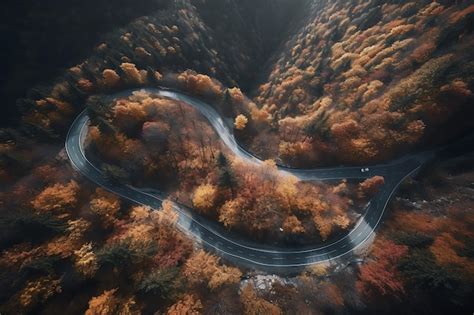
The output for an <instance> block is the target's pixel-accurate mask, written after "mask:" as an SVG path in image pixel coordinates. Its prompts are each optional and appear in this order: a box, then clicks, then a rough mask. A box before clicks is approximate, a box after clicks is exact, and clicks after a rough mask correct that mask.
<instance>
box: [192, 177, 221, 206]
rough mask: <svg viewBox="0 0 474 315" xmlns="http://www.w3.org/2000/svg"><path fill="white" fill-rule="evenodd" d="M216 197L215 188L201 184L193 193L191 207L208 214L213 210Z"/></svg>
mask: <svg viewBox="0 0 474 315" xmlns="http://www.w3.org/2000/svg"><path fill="white" fill-rule="evenodd" d="M216 197H217V189H216V187H215V186H213V185H210V184H203V185H201V186H199V187H198V188H197V189H196V190H195V192H194V196H193V205H194V206H195V207H196V208H197V209H198V210H199V211H201V212H203V213H210V211H211V210H213V207H214V202H215V199H216Z"/></svg>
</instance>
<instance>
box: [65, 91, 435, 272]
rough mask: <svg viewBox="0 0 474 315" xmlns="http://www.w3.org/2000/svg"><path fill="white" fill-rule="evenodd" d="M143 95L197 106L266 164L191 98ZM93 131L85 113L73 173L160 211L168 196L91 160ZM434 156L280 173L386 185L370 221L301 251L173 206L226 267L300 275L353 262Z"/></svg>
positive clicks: (223, 135) (70, 143)
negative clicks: (378, 180) (401, 190)
mask: <svg viewBox="0 0 474 315" xmlns="http://www.w3.org/2000/svg"><path fill="white" fill-rule="evenodd" d="M139 90H145V91H146V92H149V93H152V94H155V95H161V96H164V97H167V98H170V99H173V100H178V101H182V102H185V103H187V104H189V105H191V106H193V107H194V108H196V109H197V110H199V111H200V112H201V113H202V115H204V116H205V117H206V118H207V119H208V121H209V123H210V124H211V125H212V126H213V128H214V129H215V131H216V132H217V134H218V136H219V137H220V139H221V140H222V141H223V142H224V143H225V145H226V146H227V147H228V148H229V149H230V150H231V151H232V152H233V153H234V154H235V155H237V156H239V157H241V158H242V159H245V160H247V161H248V162H250V163H257V164H258V163H262V162H261V161H260V160H259V159H258V158H256V157H254V156H253V155H252V154H250V153H249V152H247V151H245V150H244V149H242V148H241V147H240V146H239V145H238V143H237V142H236V140H235V138H234V135H233V132H232V130H231V129H230V128H229V127H228V126H227V125H226V124H225V122H224V121H223V119H222V118H221V116H220V115H219V114H218V113H217V111H216V110H215V109H214V108H212V107H211V106H210V105H208V104H206V103H204V102H202V101H200V100H198V99H196V98H193V97H190V96H188V95H185V94H182V93H179V92H174V91H170V90H166V89H158V88H145V89H139ZM133 92H134V91H133V90H130V91H126V92H123V93H120V94H116V95H113V96H111V101H112V100H114V99H117V98H121V97H126V96H128V95H130V94H132V93H133ZM88 125H89V118H88V116H87V113H86V111H84V112H82V113H81V114H80V115H79V116H78V117H77V118H76V120H75V121H74V122H73V124H72V125H71V127H70V130H69V133H68V135H67V139H66V152H67V154H68V156H69V159H70V160H71V163H72V165H73V166H74V168H76V169H77V170H78V171H79V172H80V173H81V174H82V175H84V176H85V177H87V178H88V179H90V180H91V181H93V182H94V183H96V184H97V185H99V186H101V187H103V188H105V189H107V190H109V191H111V192H113V193H115V194H117V195H119V196H121V197H123V198H125V199H128V200H130V201H133V202H135V203H137V204H140V205H145V206H148V207H150V208H152V209H159V208H160V207H161V203H162V201H163V200H164V199H165V198H166V196H165V195H164V194H162V193H161V192H159V191H154V190H151V189H140V188H136V187H132V186H130V185H122V184H118V183H114V182H112V181H110V180H109V179H108V178H107V177H106V176H105V175H104V173H103V172H102V171H101V170H100V169H99V168H98V167H97V166H96V165H94V164H93V163H92V162H91V161H90V160H88V158H87V157H86V155H85V151H84V140H85V136H86V134H87V128H88ZM433 154H434V153H433V152H424V153H419V154H413V155H407V156H405V157H403V158H400V159H397V160H393V161H390V162H387V163H385V164H379V165H372V166H364V167H362V166H358V167H336V168H318V169H291V168H286V167H283V166H280V167H279V169H280V171H282V172H287V173H290V174H293V175H294V176H297V177H298V178H299V179H301V180H313V181H320V180H332V179H334V180H336V179H364V178H369V177H372V176H375V175H380V176H383V177H384V178H385V184H384V186H383V187H382V189H381V191H380V192H379V193H378V194H377V195H376V196H375V197H374V198H372V199H371V201H370V202H369V203H368V205H367V207H366V209H365V215H363V216H362V217H361V218H360V219H359V221H358V222H357V223H356V224H355V226H354V228H353V229H352V230H351V231H349V232H348V233H347V234H346V235H345V236H343V237H341V238H340V239H338V240H335V241H331V242H327V243H325V244H319V245H315V246H312V247H311V246H306V247H298V248H285V247H281V246H273V245H271V244H260V243H257V242H253V241H249V240H247V239H244V238H242V237H241V236H239V235H237V234H235V233H232V232H230V231H228V230H226V229H225V228H224V227H222V226H221V225H220V224H218V223H216V222H214V221H211V220H209V219H207V218H204V217H202V216H200V215H198V214H196V213H195V212H193V211H192V209H189V208H187V207H185V206H182V205H178V204H174V208H175V210H176V211H177V213H178V214H179V219H178V227H179V228H180V229H181V230H182V231H184V232H185V233H186V234H188V235H189V236H191V237H192V238H193V239H194V240H195V241H196V242H198V243H200V244H201V245H202V246H203V247H204V248H205V249H206V250H209V251H212V252H214V253H215V254H217V255H219V256H220V257H222V258H223V259H225V260H227V261H231V262H233V263H236V264H240V265H244V266H246V267H249V268H254V269H261V270H266V271H271V272H295V271H296V270H298V269H300V268H303V267H305V266H308V265H312V264H316V263H321V262H328V261H331V260H334V259H337V258H340V257H343V256H350V255H351V254H353V253H354V251H355V250H356V249H357V248H358V247H360V246H362V245H364V244H366V243H367V242H369V241H370V240H371V239H372V238H373V235H374V231H375V229H376V228H377V226H378V225H379V223H380V221H381V219H382V217H383V214H384V212H385V209H386V207H387V204H388V202H389V201H390V198H391V197H392V195H393V193H394V192H395V190H396V189H397V188H398V186H399V185H400V184H401V183H402V182H403V181H404V180H405V179H406V178H407V177H410V176H412V175H414V174H416V173H417V172H418V170H419V169H420V168H421V167H422V165H423V164H424V163H425V162H426V161H428V160H429V159H431V158H432V156H433ZM366 167H367V168H369V171H368V172H361V168H366ZM276 228H277V227H276Z"/></svg>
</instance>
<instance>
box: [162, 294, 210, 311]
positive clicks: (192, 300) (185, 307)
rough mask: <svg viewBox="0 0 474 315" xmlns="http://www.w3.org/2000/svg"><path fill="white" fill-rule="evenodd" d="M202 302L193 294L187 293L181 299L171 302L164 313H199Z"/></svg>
mask: <svg viewBox="0 0 474 315" xmlns="http://www.w3.org/2000/svg"><path fill="white" fill-rule="evenodd" d="M201 310H202V304H201V301H200V300H199V299H197V298H196V297H195V296H194V295H190V294H187V295H185V296H184V297H183V298H182V299H181V300H179V301H178V302H176V303H175V304H173V305H172V306H171V307H170V308H169V309H168V311H167V312H166V314H168V315H199V314H201Z"/></svg>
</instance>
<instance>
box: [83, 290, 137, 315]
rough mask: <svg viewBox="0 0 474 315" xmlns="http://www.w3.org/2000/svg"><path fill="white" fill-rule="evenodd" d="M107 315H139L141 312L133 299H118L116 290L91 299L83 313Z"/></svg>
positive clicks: (87, 314)
mask: <svg viewBox="0 0 474 315" xmlns="http://www.w3.org/2000/svg"><path fill="white" fill-rule="evenodd" d="M109 314H127V315H139V314H141V312H140V309H139V308H138V305H137V304H136V302H135V300H134V299H133V298H129V299H124V298H120V297H118V296H117V289H112V290H106V291H104V292H103V293H102V294H101V295H99V296H96V297H93V298H92V299H91V300H90V301H89V308H88V309H87V310H86V312H85V315H109Z"/></svg>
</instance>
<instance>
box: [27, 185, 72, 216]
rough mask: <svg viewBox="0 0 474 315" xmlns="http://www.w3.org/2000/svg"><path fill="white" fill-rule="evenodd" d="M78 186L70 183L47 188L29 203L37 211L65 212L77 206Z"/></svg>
mask: <svg viewBox="0 0 474 315" xmlns="http://www.w3.org/2000/svg"><path fill="white" fill-rule="evenodd" d="M78 192H79V185H78V184H77V183H76V182H75V181H70V182H69V183H68V184H66V185H61V184H55V185H53V186H49V187H47V188H46V189H45V190H43V191H42V192H41V193H40V194H39V195H38V196H36V198H35V199H34V200H33V201H32V202H31V204H32V206H33V208H34V209H35V210H37V211H41V212H46V211H65V210H69V209H71V208H74V207H75V206H76V204H77V193H78Z"/></svg>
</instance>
